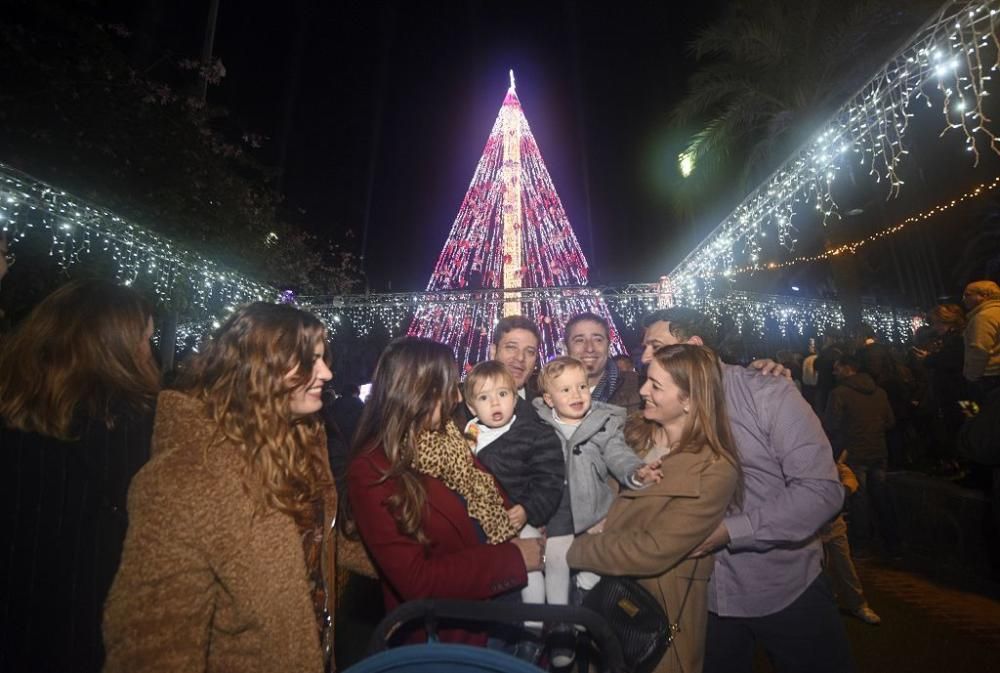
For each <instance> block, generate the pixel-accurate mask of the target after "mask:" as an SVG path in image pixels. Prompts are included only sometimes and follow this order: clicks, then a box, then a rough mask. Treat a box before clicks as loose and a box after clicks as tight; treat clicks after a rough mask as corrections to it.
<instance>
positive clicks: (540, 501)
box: [463, 360, 566, 662]
mask: <svg viewBox="0 0 1000 673" xmlns="http://www.w3.org/2000/svg"><path fill="white" fill-rule="evenodd" d="M463 392H464V397H465V404H466V406H467V407H468V409H469V411H470V412H471V413H473V414H474V417H473V418H472V420H470V421H469V422H468V423H467V424H466V426H465V435H466V438H467V439H468V441H469V444H470V445H471V448H472V450H473V452H474V453H475V454H476V457H477V458H478V459H479V461H480V462H481V463H482V464H483V465H484V466H485V467H486V469H487V470H489V471H490V473H492V474H493V476H494V477H496V479H497V481H498V482H500V486H502V487H503V489H504V490H505V491H506V492H507V495H508V496H509V497H510V499H511V502H513V503H514V506H513V507H512V508H511V509H510V510H508V515H509V516H510V521H511V523H512V524H514V528H515V529H517V531H518V537H521V538H541V537H543V534H542V531H541V529H542V528H543V527H544V526H545V525H546V524H548V522H549V519H550V518H551V517H552V515H553V514H555V512H556V509H557V508H558V507H559V502H560V500H561V498H562V494H563V482H564V481H565V479H566V466H565V462H564V459H563V452H562V441H561V440H560V439H559V436H558V435H557V434H556V432H555V430H553V429H552V428H551V427H550V426H549V425H548V424H546V423H545V422H544V421H542V419H541V418H539V416H538V414H537V413H536V412H535V410H534V408H533V407H532V406H531V403H530V402H528V401H527V400H523V399H521V398H520V397H519V396H518V395H517V384H516V382H515V381H514V377H513V376H511V374H510V372H509V371H508V370H507V368H506V366H505V365H504V364H503V363H502V362H497V361H496V360H487V361H486V362H480V363H479V364H478V365H476V366H475V367H473V369H472V371H471V372H469V376H468V377H467V378H466V379H465V385H464V389H463ZM507 599H508V600H521V601H523V602H525V603H531V604H536V605H541V604H544V603H545V578H544V576H543V575H542V572H541V571H536V572H529V573H528V585H527V586H526V587H525V588H524V589H522V590H521V592H520V594H519V595H514V596H511V597H509V598H507ZM525 626H526V627H527V629H528V631H527V632H520V630H515V631H514V632H512V633H508V632H505V631H504V630H500V631H498V632H497V633H495V634H494V637H495V638H498V639H500V640H504V641H514V642H516V646H515V647H514V650H513V652H514V654H515V656H518V657H520V658H522V659H525V660H528V661H532V662H534V661H537V659H538V657H539V655H540V652H541V645H542V643H541V641H540V636H541V628H542V624H541V623H539V622H528V623H527V624H526V625H525ZM497 644H498V645H499V643H497Z"/></svg>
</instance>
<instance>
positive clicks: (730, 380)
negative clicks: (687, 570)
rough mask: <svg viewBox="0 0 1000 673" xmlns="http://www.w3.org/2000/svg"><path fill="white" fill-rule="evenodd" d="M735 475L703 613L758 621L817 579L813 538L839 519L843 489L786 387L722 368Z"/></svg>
mask: <svg viewBox="0 0 1000 673" xmlns="http://www.w3.org/2000/svg"><path fill="white" fill-rule="evenodd" d="M722 372H723V377H722V378H723V384H724V386H725V389H726V406H727V408H728V412H729V420H730V425H731V426H732V431H733V439H734V440H735V441H736V448H737V450H738V451H739V456H740V464H741V466H742V468H743V502H742V504H741V506H740V509H739V510H738V511H735V512H731V513H730V515H729V516H727V517H726V519H725V524H726V528H727V529H728V531H729V537H730V542H729V544H728V545H727V546H726V548H725V549H722V550H720V551H719V552H717V553H716V554H715V573H714V574H713V575H712V580H711V583H710V584H709V592H708V609H709V610H711V611H712V612H714V613H716V614H718V615H720V616H723V617H762V616H765V615H769V614H773V613H775V612H778V611H779V610H781V609H782V608H785V607H787V606H788V605H789V604H790V603H792V601H794V600H795V599H796V598H798V597H799V596H800V595H801V594H802V592H803V591H805V590H806V588H807V587H808V586H809V585H810V584H811V583H812V581H813V580H814V579H816V576H817V575H819V573H820V561H821V559H822V554H823V548H822V545H821V544H820V541H819V539H818V538H817V537H816V531H817V530H818V529H819V528H820V526H822V525H823V524H825V523H826V522H827V521H829V520H830V519H832V518H833V517H834V516H836V514H837V513H838V512H839V511H840V508H841V506H842V505H843V502H844V488H843V486H841V485H840V479H839V478H838V476H837V467H836V465H834V462H833V451H832V450H831V449H830V442H829V440H827V438H826V434H825V433H824V432H823V427H822V425H820V422H819V419H818V418H816V414H814V413H813V410H812V408H811V407H810V406H809V404H808V403H806V401H805V399H803V397H802V395H801V394H800V393H799V392H798V390H797V389H796V388H795V386H794V385H792V382H791V381H789V380H787V379H786V378H784V377H775V376H763V375H760V374H758V373H756V372H754V371H752V370H747V369H744V368H742V367H735V366H732V365H722Z"/></svg>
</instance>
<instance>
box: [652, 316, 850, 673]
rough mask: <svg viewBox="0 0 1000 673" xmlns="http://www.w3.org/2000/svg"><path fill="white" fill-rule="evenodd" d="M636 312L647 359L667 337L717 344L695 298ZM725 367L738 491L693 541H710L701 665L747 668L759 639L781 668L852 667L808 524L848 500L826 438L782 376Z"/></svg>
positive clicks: (716, 672) (708, 669)
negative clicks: (735, 502) (724, 512)
mask: <svg viewBox="0 0 1000 673" xmlns="http://www.w3.org/2000/svg"><path fill="white" fill-rule="evenodd" d="M643 324H644V326H645V328H646V330H645V335H644V338H643V346H644V350H643V356H642V361H643V363H648V362H649V361H650V360H652V357H653V353H654V352H655V351H656V349H657V348H660V347H662V346H667V345H671V344H675V343H694V344H703V345H706V346H708V347H710V348H714V347H715V344H714V338H715V327H714V326H713V325H712V323H711V321H709V320H708V319H707V318H706V317H705V316H704V315H702V314H701V313H699V312H697V311H694V310H692V309H688V308H682V307H675V308H670V309H664V310H661V311H656V312H655V313H653V314H651V315H649V316H647V318H646V319H645V320H644V321H643ZM722 373H723V385H724V386H725V390H726V406H727V410H728V413H729V419H730V423H731V425H732V431H733V438H734V440H735V441H736V449H737V451H738V453H739V456H740V463H741V465H742V468H743V502H742V503H741V504H740V506H739V508H738V509H733V510H731V511H730V513H729V515H728V516H727V517H726V518H725V520H724V521H723V522H722V523H721V524H720V525H719V528H718V529H717V530H716V531H715V532H714V533H713V534H712V535H710V536H709V537H708V539H706V540H705V541H704V542H703V543H702V544H701V545H699V546H698V548H696V549H695V550H694V551H693V552H692V555H693V556H698V555H705V554H709V553H713V552H714V553H715V573H714V574H713V576H712V579H711V584H710V586H709V592H708V596H709V599H708V605H709V616H708V633H707V638H706V652H705V669H704V670H705V673H723V672H725V673H731V672H732V673H740V672H744V671H745V672H747V673H749V671H751V670H752V668H753V653H754V648H755V646H756V644H757V643H758V642H759V643H760V644H761V645H762V646H763V647H764V649H765V650H766V651H767V653H768V655H769V657H770V658H771V661H772V663H773V664H774V667H775V668H776V669H777V670H778V671H779V673H785V672H786V671H809V672H810V673H813V672H823V671H829V672H830V673H834V672H836V673H842V672H846V671H854V670H855V667H854V663H853V660H852V659H851V654H850V648H849V646H848V644H847V633H846V631H845V629H844V625H843V622H842V621H841V619H840V616H839V614H838V612H837V607H836V603H835V602H834V599H833V594H832V593H831V591H830V588H829V586H828V584H827V581H826V578H825V576H823V574H822V572H821V571H822V568H821V561H822V558H823V548H822V543H821V542H820V540H819V538H818V537H817V535H816V533H817V531H818V530H819V528H820V527H821V526H823V525H824V524H825V523H827V522H828V521H830V520H831V519H832V518H833V517H835V516H836V515H837V514H838V513H839V512H840V509H841V507H842V506H843V500H844V489H843V486H841V484H840V479H839V478H838V475H837V468H836V465H835V464H834V461H833V451H832V449H831V448H830V442H829V440H827V437H826V434H825V433H824V432H823V427H822V425H821V424H820V421H819V419H818V418H817V417H816V415H815V414H814V413H813V410H812V408H811V407H810V406H809V404H808V403H807V402H806V401H805V399H804V398H803V397H802V395H801V394H800V393H799V392H798V390H796V388H795V387H794V385H792V383H791V382H790V381H788V380H787V379H785V378H784V377H773V376H761V375H759V374H757V373H756V372H754V371H753V370H752V369H751V370H748V369H744V368H742V367H736V366H732V365H726V364H723V365H722Z"/></svg>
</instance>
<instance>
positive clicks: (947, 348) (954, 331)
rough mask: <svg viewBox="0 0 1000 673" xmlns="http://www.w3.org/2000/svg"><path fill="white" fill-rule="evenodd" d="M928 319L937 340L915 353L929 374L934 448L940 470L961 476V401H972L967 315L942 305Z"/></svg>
mask: <svg viewBox="0 0 1000 673" xmlns="http://www.w3.org/2000/svg"><path fill="white" fill-rule="evenodd" d="M928 319H929V321H930V324H931V330H933V333H934V337H935V338H934V340H933V341H932V342H931V343H930V344H929V347H928V348H926V349H914V355H916V356H917V357H918V358H920V359H922V361H923V365H924V368H925V369H926V370H927V371H928V372H929V374H930V396H929V397H930V407H931V413H932V414H933V418H934V422H935V427H936V431H935V433H934V434H935V435H936V437H935V441H934V446H935V449H936V452H937V458H938V461H939V463H940V467H941V468H942V469H943V470H944V471H945V472H946V473H959V472H960V470H959V467H958V464H957V463H956V462H955V459H956V455H955V448H956V447H955V437H956V436H957V435H958V431H959V429H960V428H961V427H962V423H963V422H964V421H965V415H964V414H963V413H962V408H961V406H959V401H960V400H967V399H969V396H968V395H969V392H968V386H967V382H966V380H965V377H964V376H963V375H962V363H963V359H964V356H965V341H964V339H963V338H962V332H963V331H964V330H965V313H964V312H963V311H962V307H961V306H959V305H958V304H939V305H937V306H935V307H934V308H933V309H931V312H930V314H929V315H928Z"/></svg>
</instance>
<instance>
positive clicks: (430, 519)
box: [347, 449, 527, 601]
mask: <svg viewBox="0 0 1000 673" xmlns="http://www.w3.org/2000/svg"><path fill="white" fill-rule="evenodd" d="M376 451H378V450H377V449H376ZM377 455H378V454H377V453H376V454H374V456H373V454H363V455H361V456H358V457H357V458H355V460H354V461H353V462H352V463H351V465H350V468H349V470H348V475H347V480H348V498H349V499H350V503H351V510H352V512H353V515H354V519H355V521H356V523H357V526H358V531H359V532H360V533H361V538H362V540H363V541H364V543H365V546H366V547H368V550H369V552H370V553H371V556H372V558H373V560H374V561H375V565H376V566H377V568H378V570H379V573H380V574H381V575H382V578H383V580H384V581H385V582H387V583H388V585H389V586H390V587H391V588H392V589H393V591H394V592H395V593H396V595H397V596H398V597H399V599H400V600H402V601H409V600H418V599H423V598H448V599H466V600H484V599H487V598H490V597H492V596H495V595H497V594H501V593H506V592H508V591H511V590H513V589H517V588H520V587H522V586H524V585H525V584H526V583H527V573H526V571H525V567H524V561H523V560H522V558H521V552H520V551H518V549H517V547H515V546H514V545H513V544H511V543H505V544H501V545H488V544H485V543H482V542H480V541H479V539H478V538H477V536H476V533H475V529H474V527H473V524H472V521H471V520H470V519H469V516H468V513H467V512H466V510H465V508H464V507H463V505H462V503H461V501H460V500H459V499H458V497H457V496H456V495H455V494H454V493H453V492H452V491H450V490H448V489H447V487H445V486H444V484H442V483H441V482H440V481H438V480H436V479H432V478H429V477H428V478H425V480H424V484H425V487H426V488H427V500H428V503H427V507H426V513H425V515H424V533H425V534H426V535H427V536H428V537H429V538H430V544H429V545H427V546H425V545H423V544H421V543H419V542H417V541H416V540H415V539H413V538H411V537H409V536H407V535H403V534H402V533H400V532H399V530H398V528H397V527H396V521H395V519H394V518H393V516H392V513H391V512H390V510H389V507H388V505H387V503H386V500H387V499H388V498H389V496H391V495H392V494H393V493H394V492H395V490H396V481H395V480H393V479H388V480H386V481H384V482H382V483H378V480H379V479H380V478H381V473H380V470H379V469H378V468H377V467H376V461H377V458H376V457H375V456H377Z"/></svg>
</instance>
